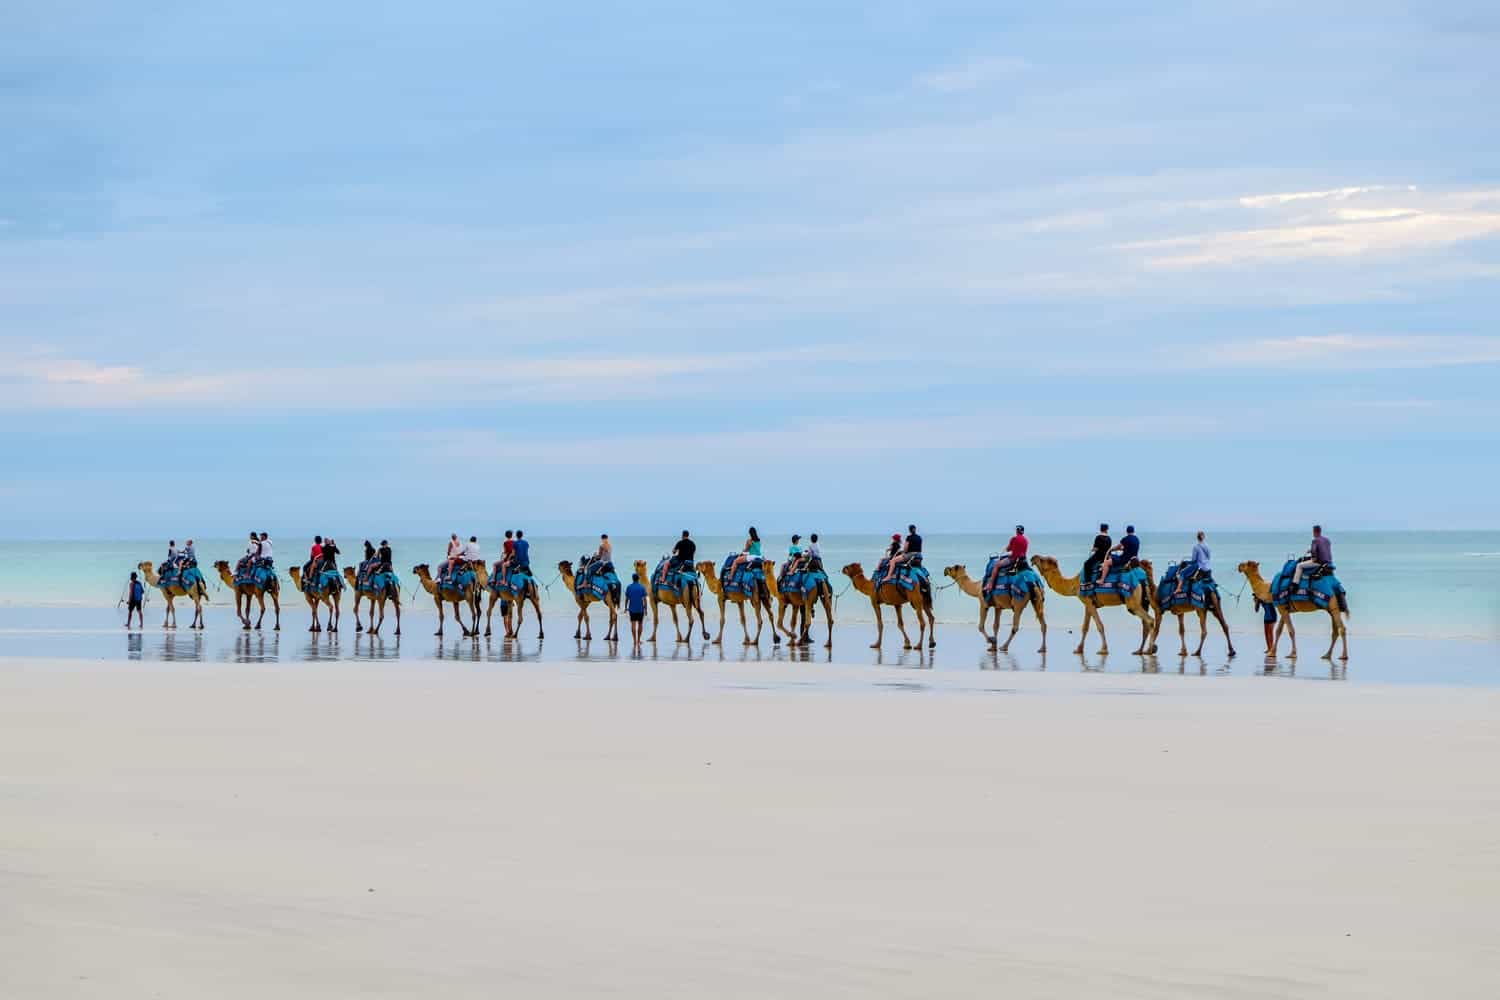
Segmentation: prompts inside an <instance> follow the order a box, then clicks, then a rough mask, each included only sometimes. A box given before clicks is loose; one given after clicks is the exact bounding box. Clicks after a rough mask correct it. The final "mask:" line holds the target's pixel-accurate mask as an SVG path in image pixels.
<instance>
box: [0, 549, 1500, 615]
mask: <svg viewBox="0 0 1500 1000" xmlns="http://www.w3.org/2000/svg"><path fill="white" fill-rule="evenodd" d="M1332 537H1333V541H1334V557H1335V559H1336V560H1337V563H1338V567H1339V576H1340V578H1341V579H1342V580H1343V581H1344V584H1345V586H1346V587H1347V588H1348V591H1349V596H1350V610H1351V631H1352V634H1353V636H1354V637H1355V639H1356V641H1357V640H1358V638H1359V637H1374V636H1382V637H1396V636H1410V637H1424V638H1462V639H1476V640H1485V641H1500V596H1497V595H1500V590H1497V586H1496V584H1497V580H1496V574H1497V572H1500V532H1349V533H1342V534H1340V533H1334V534H1333V536H1332ZM1091 538H1092V533H1087V532H1080V533H1078V534H1070V535H1058V534H1044V535H1035V536H1033V537H1032V544H1031V551H1032V552H1033V553H1034V554H1037V553H1039V554H1047V555H1053V556H1056V557H1058V559H1059V560H1060V561H1061V563H1062V565H1063V566H1064V568H1065V569H1066V571H1067V572H1069V573H1074V572H1077V569H1078V567H1079V566H1080V565H1081V564H1082V561H1083V557H1084V555H1085V554H1086V552H1087V549H1088V546H1089V542H1090V540H1091ZM377 540H378V539H377ZM697 540H698V544H699V553H700V558H714V559H718V558H720V557H722V556H723V555H724V554H726V553H728V552H730V551H734V550H737V549H738V548H739V547H740V542H741V541H742V539H740V538H738V537H728V536H717V537H715V536H704V537H701V538H699V539H697ZM445 541H446V538H445V536H443V535H436V536H433V537H431V538H420V539H418V538H396V539H392V543H393V547H394V549H395V552H396V564H397V567H398V569H399V571H400V573H401V576H402V581H403V584H404V587H405V589H406V591H407V593H408V594H409V595H412V593H413V589H414V588H415V585H416V581H415V579H414V578H413V577H412V576H411V574H410V572H409V570H410V568H411V566H412V565H414V564H416V563H419V562H428V563H436V562H438V561H439V560H441V559H442V557H443V552H444V549H445ZM531 541H532V563H533V565H534V566H535V567H536V569H537V572H538V576H539V578H540V579H541V580H542V581H543V582H544V583H547V582H550V581H553V580H554V578H555V570H554V567H555V566H556V564H557V562H558V561H559V560H561V559H570V560H575V561H576V560H577V559H578V557H579V555H580V553H583V552H587V551H592V549H593V548H594V545H595V544H597V538H595V537H583V536H576V537H564V536H559V537H536V538H533V539H532V540H531ZM613 541H614V543H615V552H616V561H617V563H618V564H619V565H620V566H621V568H622V569H624V567H625V565H626V564H628V563H630V562H632V561H633V560H635V559H644V560H645V561H646V562H647V563H648V564H649V565H651V566H655V564H656V560H657V558H658V557H659V556H660V555H661V554H662V553H663V552H664V551H666V550H667V549H668V548H669V547H670V545H671V543H672V541H673V539H672V538H670V537H667V538H632V537H626V536H620V537H616V538H614V539H613ZM887 541H888V538H882V537H881V536H878V535H827V536H825V537H824V538H823V540H822V544H823V551H824V556H825V562H826V564H827V565H828V567H829V569H830V571H831V573H832V574H833V575H834V577H835V586H836V587H837V589H839V590H840V591H843V590H844V589H845V585H846V584H847V580H845V579H844V578H843V577H842V576H839V575H838V572H837V571H838V568H839V567H841V566H843V565H844V564H845V563H848V562H854V561H860V562H862V563H863V564H864V565H865V568H866V570H869V569H871V568H872V567H873V564H874V562H875V560H876V559H877V557H878V555H879V553H880V552H881V551H882V549H883V548H884V545H885V544H886V542H887ZM1004 541H1005V537H1004V536H1003V535H990V536H979V535H928V536H926V546H925V547H926V563H927V566H928V568H929V569H930V570H931V571H932V573H933V576H934V579H935V582H937V583H939V584H943V583H947V582H948V581H947V580H946V579H943V578H942V577H941V570H942V567H943V566H945V565H949V564H952V563H963V564H965V565H967V567H968V569H969V572H970V575H972V576H976V577H977V576H978V575H979V574H980V573H981V572H982V570H983V568H984V564H985V561H986V559H987V558H988V557H989V555H990V554H992V553H993V552H995V551H996V550H997V549H998V548H999V547H1000V546H1001V545H1002V544H1003V543H1004ZM481 542H482V543H483V544H484V550H485V554H486V557H487V558H491V559H492V558H493V557H494V556H495V554H496V553H497V552H498V545H497V544H496V543H495V541H494V539H492V538H481ZM276 543H277V552H278V560H277V561H278V564H279V566H280V567H281V568H282V569H283V571H284V570H285V568H286V567H288V566H290V565H293V563H294V562H295V563H298V564H300V562H301V561H302V560H303V559H304V558H305V557H306V556H305V553H306V547H307V541H306V540H303V539H291V538H278V539H277V540H276ZM1209 543H1210V545H1211V546H1212V548H1213V554H1214V568H1215V575H1216V577H1217V578H1218V580H1219V582H1220V586H1221V587H1222V588H1223V590H1224V592H1225V594H1226V595H1227V597H1228V601H1227V611H1228V614H1229V617H1230V624H1231V626H1232V627H1233V628H1234V629H1235V631H1236V632H1244V633H1258V630H1259V619H1258V616H1257V615H1256V613H1255V612H1254V610H1253V608H1252V605H1251V601H1250V593H1249V589H1248V588H1245V587H1243V584H1244V580H1243V578H1242V577H1241V576H1240V575H1239V574H1238V573H1237V572H1235V565H1236V564H1237V563H1238V562H1240V561H1242V560H1245V559H1255V560H1257V561H1259V562H1260V563H1261V566H1262V570H1263V571H1267V570H1274V568H1276V567H1279V566H1280V564H1281V563H1282V561H1283V560H1284V559H1286V558H1288V557H1289V556H1293V555H1297V554H1299V553H1301V552H1302V551H1304V550H1305V548H1306V543H1307V536H1306V534H1305V533H1304V532H1301V531H1298V532H1294V533H1293V532H1288V533H1261V532H1255V533H1245V532H1223V533H1214V534H1212V535H1211V536H1210V538H1209ZM785 544H786V540H785V539H782V538H774V539H773V538H769V537H768V538H767V539H766V553H767V554H768V555H774V556H776V557H778V558H779V557H780V556H781V554H782V553H783V552H784V551H785ZM343 545H344V548H345V549H346V550H347V551H348V552H349V553H350V554H351V555H352V554H354V553H356V552H357V550H358V549H359V548H360V547H361V546H360V539H358V538H353V537H352V536H351V537H349V538H345V539H344V540H343ZM1191 545H1192V538H1191V537H1190V536H1189V535H1188V534H1186V533H1183V534H1181V535H1171V536H1168V535H1164V534H1156V535H1153V534H1145V535H1144V536H1143V547H1142V554H1143V555H1144V556H1145V557H1146V558H1148V559H1150V560H1152V562H1153V563H1155V564H1156V566H1157V567H1158V570H1159V569H1160V567H1162V566H1163V565H1166V564H1167V563H1169V562H1171V561H1173V560H1175V559H1180V558H1182V557H1183V556H1185V555H1186V554H1187V552H1188V551H1189V549H1190V548H1191ZM165 549H166V544H165V540H158V541H59V542H36V541H25V542H5V541H0V566H3V567H4V570H3V572H0V607H3V608H5V609H6V613H5V615H4V628H5V629H8V630H14V629H23V628H25V627H27V625H28V623H29V616H28V614H27V609H32V608H35V609H43V608H49V609H73V610H74V611H75V612H76V616H69V617H70V618H71V620H73V621H75V622H76V625H77V627H79V628H103V627H118V624H119V622H120V620H122V618H123V612H120V611H119V610H118V609H117V608H116V604H117V601H118V599H119V597H120V594H121V592H122V590H123V587H124V583H125V580H126V578H127V577H128V575H129V573H130V571H131V569H133V568H134V566H135V565H136V563H138V562H140V561H142V560H146V559H150V560H152V561H155V562H159V561H160V560H161V558H162V556H163V554H164V552H165ZM197 549H198V553H199V559H200V561H201V562H202V563H203V564H204V565H205V566H207V565H208V564H209V563H211V562H212V561H213V560H215V559H220V558H223V559H228V560H230V561H231V562H233V561H234V560H235V559H236V558H238V556H239V555H240V554H241V553H242V552H243V551H244V543H243V541H242V540H240V539H199V540H198V542H197ZM1236 597H1238V600H1236ZM212 598H213V603H214V605H215V606H216V607H217V606H218V605H221V604H222V605H232V603H233V598H232V596H231V595H229V594H228V593H227V592H225V591H222V590H219V589H217V588H216V589H215V590H214V591H213V593H212ZM285 603H286V604H287V606H286V607H285V608H284V618H285V620H284V622H283V625H284V627H295V628H304V627H305V626H306V622H305V617H306V609H305V608H304V607H302V606H301V605H300V602H285ZM543 606H544V610H545V611H546V613H547V614H548V615H549V616H550V617H551V619H552V623H553V624H552V627H553V630H554V631H556V632H557V633H559V634H560V633H561V632H563V630H564V629H563V627H562V626H563V625H564V624H565V623H566V624H571V620H572V618H573V616H574V613H575V606H574V604H573V601H572V597H571V595H570V594H569V593H568V592H567V590H566V588H565V587H563V585H562V584H561V582H560V581H559V582H552V583H551V586H550V589H549V590H548V591H547V592H546V594H545V596H544V601H543ZM147 608H148V612H147V622H148V625H150V626H152V627H154V626H156V625H157V624H158V623H159V612H160V602H159V599H158V600H156V601H153V602H149V603H148V605H147ZM408 608H409V615H410V616H412V617H417V618H425V617H430V616H431V614H432V604H431V601H430V599H428V598H427V597H426V595H421V596H420V597H416V596H415V595H413V599H412V600H410V601H409V603H408ZM1047 609H1048V616H1049V619H1050V623H1051V624H1052V625H1053V626H1054V627H1064V628H1075V627H1076V626H1077V624H1078V621H1079V619H1080V618H1081V614H1080V612H1079V608H1078V602H1077V601H1076V600H1074V599H1072V598H1062V597H1059V596H1057V595H1055V594H1049V596H1048V600H1047ZM936 612H937V616H938V619H939V622H940V623H942V624H946V625H953V624H970V625H972V623H973V622H974V620H975V619H976V618H977V615H978V604H977V602H976V601H975V600H974V599H973V598H971V597H967V596H965V595H964V594H963V593H962V592H961V591H959V590H958V589H957V588H950V589H946V590H940V591H939V592H938V593H937V597H936ZM558 616H561V618H559V617H558ZM45 617H46V618H47V619H48V620H49V621H53V620H55V617H54V615H52V614H48V615H46V616H45ZM836 617H837V620H838V621H839V622H842V623H847V624H850V625H857V624H863V623H869V622H871V621H872V620H873V615H872V613H871V609H870V604H869V601H868V600H867V599H865V598H862V597H861V596H860V595H859V594H858V593H856V592H853V591H849V592H847V593H844V594H843V596H842V597H841V599H840V600H839V603H838V607H837V614H836ZM887 617H888V618H889V615H887ZM184 620H185V619H184ZM600 621H601V619H600V618H599V617H598V616H597V614H596V617H595V622H596V625H595V627H596V628H598V627H599V623H600ZM709 621H710V624H711V625H713V626H715V627H716V626H717V623H718V612H717V609H716V608H713V607H711V608H710V610H709ZM1106 623H1107V624H1108V625H1109V627H1110V628H1111V634H1112V635H1114V636H1116V637H1117V638H1124V637H1125V636H1126V635H1128V634H1130V631H1129V630H1130V625H1129V623H1128V622H1127V621H1126V618H1125V616H1124V613H1123V612H1120V611H1112V612H1107V613H1106ZM351 624H352V623H351ZM428 624H430V623H428ZM888 624H889V621H888ZM1023 628H1026V629H1027V630H1028V631H1029V630H1031V629H1032V626H1031V625H1030V618H1029V616H1028V617H1027V618H1026V619H1025V620H1024V623H1023ZM736 629H737V620H736V623H735V624H733V625H731V632H732V633H733V632H734V631H735V630H736ZM1120 630H1124V631H1120ZM567 632H568V634H571V629H568V630H567ZM1299 635H1305V636H1307V638H1308V639H1309V640H1311V641H1316V640H1317V639H1319V638H1323V639H1326V636H1327V625H1326V624H1325V623H1323V621H1322V620H1321V619H1320V618H1319V617H1318V616H1303V617H1302V618H1299ZM1210 641H1211V642H1212V641H1213V640H1212V639H1210ZM1220 641H1222V639H1220Z"/></svg>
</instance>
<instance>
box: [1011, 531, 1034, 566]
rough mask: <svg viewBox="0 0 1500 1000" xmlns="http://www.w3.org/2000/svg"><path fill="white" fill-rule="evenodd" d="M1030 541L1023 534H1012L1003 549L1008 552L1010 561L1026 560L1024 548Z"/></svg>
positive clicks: (1021, 561)
mask: <svg viewBox="0 0 1500 1000" xmlns="http://www.w3.org/2000/svg"><path fill="white" fill-rule="evenodd" d="M1030 544H1031V543H1030V542H1028V541H1027V540H1026V536H1025V535H1012V536H1011V537H1010V543H1009V544H1008V545H1006V546H1005V551H1006V552H1009V553H1010V561H1011V562H1013V563H1023V562H1025V561H1026V549H1027V547H1028V546H1029V545H1030Z"/></svg>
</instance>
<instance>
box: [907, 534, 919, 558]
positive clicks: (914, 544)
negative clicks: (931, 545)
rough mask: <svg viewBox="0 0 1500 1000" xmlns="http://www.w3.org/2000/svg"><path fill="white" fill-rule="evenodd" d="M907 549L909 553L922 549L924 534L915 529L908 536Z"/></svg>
mask: <svg viewBox="0 0 1500 1000" xmlns="http://www.w3.org/2000/svg"><path fill="white" fill-rule="evenodd" d="M906 551H907V552H908V553H912V552H918V553H920V552H921V551H922V536H921V535H919V534H917V533H916V532H915V531H913V532H912V533H911V534H909V535H907V536H906Z"/></svg>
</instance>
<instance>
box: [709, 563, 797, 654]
mask: <svg viewBox="0 0 1500 1000" xmlns="http://www.w3.org/2000/svg"><path fill="white" fill-rule="evenodd" d="M761 562H762V564H763V566H764V570H765V576H766V580H767V584H768V589H766V590H765V591H763V592H762V593H759V594H757V595H755V596H754V597H746V596H745V595H744V594H742V593H740V592H739V591H736V592H734V593H733V594H725V593H724V586H723V584H722V583H720V582H719V574H718V573H717V572H716V571H715V570H714V564H713V563H712V562H709V561H707V560H705V561H703V562H700V563H699V564H698V572H699V573H700V574H702V576H703V582H704V584H706V585H707V587H708V589H709V592H710V593H712V594H713V595H714V596H715V597H717V598H718V599H719V634H718V636H717V637H716V638H715V639H714V644H715V645H720V644H722V643H723V642H724V621H725V619H726V618H727V617H728V614H727V612H728V606H729V602H730V601H733V602H734V605H735V607H737V608H739V609H740V630H741V631H743V632H744V633H745V643H744V644H745V645H746V646H759V645H760V633H761V629H763V628H764V627H765V619H766V618H771V619H772V620H773V624H772V626H771V641H772V643H774V644H775V645H778V646H779V645H780V644H781V633H779V632H777V631H776V626H775V624H774V619H775V614H776V612H775V611H774V610H773V609H772V607H771V592H770V590H769V585H770V582H771V579H772V574H774V573H775V572H776V566H775V564H774V563H772V562H771V560H769V559H763V560H761ZM747 603H748V604H749V605H750V606H751V607H752V608H754V609H755V636H754V637H753V638H752V637H751V635H750V625H749V622H748V620H747V619H746V616H745V605H746V604H747ZM762 611H764V616H763V615H762Z"/></svg>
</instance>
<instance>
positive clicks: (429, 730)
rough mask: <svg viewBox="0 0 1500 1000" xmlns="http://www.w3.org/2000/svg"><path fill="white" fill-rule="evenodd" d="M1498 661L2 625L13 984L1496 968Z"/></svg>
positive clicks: (2, 976) (1157, 980) (1181, 983)
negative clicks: (386, 646)
mask: <svg viewBox="0 0 1500 1000" xmlns="http://www.w3.org/2000/svg"><path fill="white" fill-rule="evenodd" d="M1497 715H1500V692H1496V691H1494V690H1487V689H1480V690H1473V689H1451V688H1450V689H1444V688H1421V687H1417V688H1412V687H1407V688H1388V687H1382V686H1378V685H1372V686H1364V687H1359V686H1350V685H1346V684H1339V683H1329V682H1323V683H1319V682H1311V681H1287V680H1285V679H1278V678H1215V677H1207V678H1200V677H1176V676H1128V675H1127V676H1120V675H1079V674H1073V673H1064V674H1059V673H1045V674H1039V673H1022V674H1012V673H996V672H983V673H982V672H979V671H975V672H973V673H960V672H953V673H948V674H938V673H927V672H922V671H891V670H885V671H876V670H873V669H872V668H870V667H858V668H854V667H847V668H846V667H838V666H826V665H822V666H807V665H789V664H766V665H763V666H761V665H746V664H729V665H717V664H703V663H688V664H635V663H628V662H622V663H618V664H606V665H601V664H579V663H550V664H524V665H494V664H469V665H461V664H459V665H456V664H451V663H445V664H438V663H412V662H401V663H399V664H389V665H387V664H369V663H365V664H352V663H331V664H290V665H272V666H261V665H241V664H222V663H214V664H181V663H131V664H127V663H122V662H76V661H68V662H57V661H53V662H42V661H24V660H5V661H0V802H3V812H0V815H3V819H4V822H3V824H0V995H3V996H5V997H15V998H26V1000H38V998H51V997H69V998H77V997H99V998H105V997H107V998H110V1000H124V998H136V997H140V998H146V997H166V998H177V997H181V998H203V997H217V998H223V997H246V998H250V997H254V998H257V1000H261V998H266V997H278V998H286V997H309V998H311V997H317V998H328V997H354V996H359V997H370V996H390V997H397V996H401V997H415V996H420V997H428V998H437V997H442V998H446V997H500V996H510V997H528V998H531V997H578V996H621V997H664V996H671V997H695V998H701V997H845V996H849V997H853V996H859V997H867V996H868V997H914V998H915V997H924V998H929V997H972V996H980V995H1011V996H1020V997H1112V998H1118V997H1180V998H1189V997H1191V998H1218V997H1222V998H1250V997H1286V998H1297V997H1412V996H1416V995H1427V996H1434V997H1443V998H1458V997H1476V998H1478V997H1485V998H1489V997H1493V996H1495V995H1496V992H1497V988H1500V902H1497V901H1500V850H1497V847H1496V845H1497V844H1500V792H1497V785H1496V781H1495V773H1496V768H1497V764H1500V725H1496V722H1495V720H1496V717H1497Z"/></svg>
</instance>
